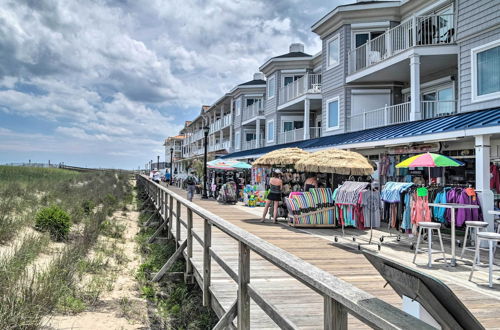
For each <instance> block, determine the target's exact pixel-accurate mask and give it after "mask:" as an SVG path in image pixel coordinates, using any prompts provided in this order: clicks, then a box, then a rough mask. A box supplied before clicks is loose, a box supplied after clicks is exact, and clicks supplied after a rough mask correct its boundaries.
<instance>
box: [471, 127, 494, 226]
mask: <svg viewBox="0 0 500 330" xmlns="http://www.w3.org/2000/svg"><path fill="white" fill-rule="evenodd" d="M475 144H476V146H475V148H476V191H477V192H478V195H479V202H480V203H481V210H482V212H483V218H484V221H486V222H488V231H493V223H494V219H493V215H491V214H488V211H489V210H493V204H494V196H493V192H492V191H491V189H490V149H491V146H490V135H476V136H475Z"/></svg>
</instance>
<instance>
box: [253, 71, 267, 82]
mask: <svg viewBox="0 0 500 330" xmlns="http://www.w3.org/2000/svg"><path fill="white" fill-rule="evenodd" d="M253 80H264V74H263V73H262V72H257V73H254V74H253Z"/></svg>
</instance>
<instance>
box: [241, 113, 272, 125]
mask: <svg viewBox="0 0 500 330" xmlns="http://www.w3.org/2000/svg"><path fill="white" fill-rule="evenodd" d="M262 119H264V120H265V119H266V117H265V116H263V115H262V116H257V117H254V118H250V119H247V120H245V121H244V122H242V123H241V126H245V125H248V124H250V123H253V122H254V121H257V120H262Z"/></svg>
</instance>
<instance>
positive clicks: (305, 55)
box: [271, 52, 312, 59]
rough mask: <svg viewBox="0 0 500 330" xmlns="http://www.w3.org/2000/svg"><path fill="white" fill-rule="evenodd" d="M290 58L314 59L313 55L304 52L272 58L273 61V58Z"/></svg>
mask: <svg viewBox="0 0 500 330" xmlns="http://www.w3.org/2000/svg"><path fill="white" fill-rule="evenodd" d="M289 57H312V55H309V54H306V53H303V52H290V53H286V54H283V55H279V56H275V57H272V58H271V59H273V58H289Z"/></svg>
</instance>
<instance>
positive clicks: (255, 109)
mask: <svg viewBox="0 0 500 330" xmlns="http://www.w3.org/2000/svg"><path fill="white" fill-rule="evenodd" d="M262 115H264V101H262V100H258V101H256V102H254V103H253V104H251V105H249V106H247V107H245V109H243V121H247V120H249V119H254V118H256V117H258V116H262Z"/></svg>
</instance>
